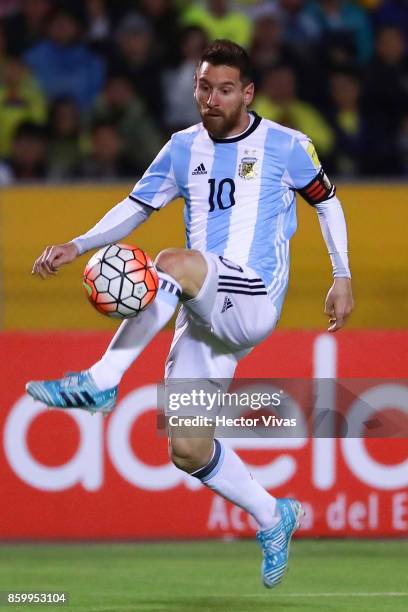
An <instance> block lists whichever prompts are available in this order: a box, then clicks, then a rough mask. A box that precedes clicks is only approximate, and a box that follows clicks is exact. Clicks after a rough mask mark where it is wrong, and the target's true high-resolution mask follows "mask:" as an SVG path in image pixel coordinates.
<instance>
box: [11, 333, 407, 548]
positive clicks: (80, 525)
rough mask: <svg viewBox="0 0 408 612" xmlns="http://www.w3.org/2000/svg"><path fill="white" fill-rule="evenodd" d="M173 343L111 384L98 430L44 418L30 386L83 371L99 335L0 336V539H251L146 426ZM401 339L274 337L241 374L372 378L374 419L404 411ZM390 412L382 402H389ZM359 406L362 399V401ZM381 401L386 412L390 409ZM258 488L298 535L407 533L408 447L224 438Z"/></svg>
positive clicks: (62, 414)
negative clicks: (299, 509) (300, 508)
mask: <svg viewBox="0 0 408 612" xmlns="http://www.w3.org/2000/svg"><path fill="white" fill-rule="evenodd" d="M170 340H171V335H170V334H169V333H167V332H163V333H162V334H160V335H159V336H158V337H156V339H155V340H154V342H153V343H152V344H151V345H150V346H149V347H148V348H147V349H146V351H145V352H144V353H143V355H142V356H141V357H140V358H139V360H138V361H137V363H136V364H135V366H134V367H133V368H132V369H131V370H130V371H129V372H128V373H127V374H126V377H125V379H124V380H123V383H122V385H121V389H120V397H119V403H118V405H117V407H116V409H115V411H114V412H113V413H112V414H111V415H110V416H109V417H108V418H106V419H104V418H103V417H102V416H101V415H95V416H91V415H90V414H88V413H86V412H84V411H81V410H73V411H61V410H51V411H50V410H48V409H47V408H46V407H44V406H43V405H42V404H40V403H36V402H34V401H33V400H32V399H31V398H30V397H28V396H27V395H26V394H25V393H24V384H25V382H26V381H27V380H29V379H42V378H50V377H57V376H60V375H61V373H62V372H65V371H67V370H79V369H82V368H86V367H88V366H89V365H90V364H91V363H92V362H93V361H95V359H96V358H97V357H98V356H99V355H100V354H101V352H102V351H103V350H104V347H105V346H106V343H107V341H108V334H105V333H101V332H98V333H89V334H88V333H57V334H56V333H53V334H50V333H41V334H28V333H5V334H1V335H0V358H1V364H2V366H1V367H2V385H1V391H0V393H1V395H0V400H1V411H0V431H1V446H0V482H1V491H2V503H1V505H0V538H1V539H3V540H5V539H27V538H30V539H53V538H54V539H75V538H77V539H87V538H99V539H112V538H141V539H142V538H143V539H146V538H176V537H183V538H188V537H194V538H203V537H219V536H239V535H244V536H247V535H251V534H252V533H253V532H254V529H255V525H254V524H253V522H252V521H251V520H250V519H249V518H248V516H247V515H246V514H245V513H244V512H243V511H241V510H240V509H238V508H235V507H233V506H232V505H230V504H228V503H227V502H225V500H223V499H222V498H219V497H217V496H215V495H213V494H212V493H211V492H210V491H209V490H207V489H206V488H205V487H204V486H202V485H201V483H200V482H199V481H197V480H196V479H194V478H192V477H190V476H188V475H186V474H184V473H183V472H181V471H179V470H177V469H176V468H175V467H174V466H173V465H172V464H171V463H170V461H169V458H168V453H167V443H166V440H165V438H164V437H163V436H162V435H159V433H158V432H157V428H156V402H157V398H156V386H155V383H157V382H158V381H160V380H161V378H162V375H163V364H164V359H165V356H166V353H167V350H168V347H169V344H170ZM407 356H408V332H355V331H350V332H341V333H339V334H337V335H334V336H331V335H328V334H317V333H314V332H291V331H288V332H284V331H282V332H276V333H275V334H273V336H272V337H271V338H270V339H269V340H268V341H266V342H265V343H263V344H262V345H261V346H260V347H258V348H257V349H256V350H254V351H253V352H252V353H251V355H249V356H248V357H247V358H246V359H245V360H244V361H243V362H242V363H241V364H240V367H239V371H238V375H239V376H241V377H245V378H255V377H256V378H279V377H281V378H294V377H299V378H302V377H303V378H310V377H315V378H335V377H343V378H355V377H363V378H365V379H368V378H371V379H374V378H378V379H387V378H388V379H390V383H389V385H388V386H387V382H386V381H384V380H378V384H376V382H375V380H372V381H371V383H370V384H371V386H370V388H367V389H365V391H364V392H365V393H368V394H369V397H370V401H371V402H372V403H373V404H375V405H376V407H377V409H380V410H389V409H393V410H400V411H403V412H404V411H405V413H407V412H408V391H407V387H406V385H405V386H404V385H403V384H401V385H398V379H399V378H400V379H403V378H408V359H407ZM391 386H392V389H393V391H395V393H394V395H393V396H392V397H396V398H398V399H397V404H398V405H391V406H390V405H389V402H388V400H387V399H386V398H387V397H389V395H387V393H386V392H387V391H388V390H389V389H390V388H391ZM366 397H368V395H367V396H366ZM387 402H388V403H387ZM224 443H225V444H230V445H232V446H233V447H234V448H235V449H236V450H237V452H238V453H239V454H240V456H241V457H242V458H243V459H244V460H245V461H246V463H247V464H248V466H249V467H250V470H251V472H252V473H253V475H254V477H255V478H257V479H258V480H259V481H260V482H261V483H262V484H263V486H265V487H266V488H267V489H268V490H270V491H271V492H272V493H273V494H274V495H276V496H278V497H282V496H287V495H293V496H295V497H297V498H298V499H300V500H301V501H302V503H303V504H304V507H305V510H306V516H305V518H304V521H303V526H302V529H301V531H300V535H304V536H315V535H324V536H344V535H348V536H365V537H367V536H368V537H373V536H401V535H407V533H408V440H407V439H403V438H398V437H395V438H393V439H387V438H383V439H378V438H375V439H369V440H367V439H362V438H344V439H340V438H339V439H333V438H315V439H311V438H285V439H276V438H272V439H253V438H252V439H244V438H242V439H237V438H230V439H228V438H226V439H225V440H224Z"/></svg>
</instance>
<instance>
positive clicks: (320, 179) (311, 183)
mask: <svg viewBox="0 0 408 612" xmlns="http://www.w3.org/2000/svg"><path fill="white" fill-rule="evenodd" d="M287 181H288V184H289V186H290V187H291V188H292V189H295V190H296V191H297V192H298V193H299V194H300V195H301V196H302V197H303V198H304V199H305V200H306V202H307V203H308V204H310V205H311V206H315V205H316V204H319V203H320V202H324V201H325V200H328V199H330V198H332V197H333V196H334V195H335V194H336V187H335V186H334V185H333V184H332V183H331V181H330V180H329V178H328V177H327V175H326V174H325V172H324V170H323V168H322V165H321V163H320V161H319V158H318V156H317V153H316V149H315V148H314V145H313V143H312V142H311V140H309V138H307V137H306V136H304V137H303V138H295V139H294V143H293V146H292V149H291V151H290V153H289V158H288V164H287Z"/></svg>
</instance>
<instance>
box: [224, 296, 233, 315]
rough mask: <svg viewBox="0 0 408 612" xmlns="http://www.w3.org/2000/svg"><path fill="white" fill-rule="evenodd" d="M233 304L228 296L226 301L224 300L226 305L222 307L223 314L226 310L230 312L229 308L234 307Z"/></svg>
mask: <svg viewBox="0 0 408 612" xmlns="http://www.w3.org/2000/svg"><path fill="white" fill-rule="evenodd" d="M233 305H234V304H233V303H232V302H231V300H230V299H229V297H228V296H225V300H224V304H223V306H222V310H221V314H222V313H223V312H225V311H226V310H228V308H232V307H233Z"/></svg>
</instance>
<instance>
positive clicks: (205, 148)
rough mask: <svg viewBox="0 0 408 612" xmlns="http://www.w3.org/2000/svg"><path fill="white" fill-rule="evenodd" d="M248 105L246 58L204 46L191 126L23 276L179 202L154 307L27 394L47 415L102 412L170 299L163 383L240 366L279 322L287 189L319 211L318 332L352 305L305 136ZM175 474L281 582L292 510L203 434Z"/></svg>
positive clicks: (336, 222) (289, 222) (343, 243)
mask: <svg viewBox="0 0 408 612" xmlns="http://www.w3.org/2000/svg"><path fill="white" fill-rule="evenodd" d="M253 95H254V84H253V82H252V79H251V66H250V61H249V58H248V55H247V53H246V52H245V51H244V50H243V49H242V48H241V47H239V46H238V45H236V44H234V43H232V42H231V41H227V40H218V41H214V42H213V43H212V44H211V45H210V46H209V47H208V48H207V49H206V51H205V52H204V54H203V56H202V58H201V61H200V62H199V65H198V67H197V72H196V77H195V87H194V96H195V99H196V102H197V105H198V109H199V112H200V115H201V118H202V123H199V124H198V125H194V126H192V127H190V128H188V129H186V130H183V131H181V132H177V133H175V134H174V135H173V136H172V138H171V140H170V141H169V142H168V143H167V144H166V145H165V146H164V148H163V149H162V150H161V151H160V153H159V154H158V155H157V157H156V159H155V160H154V161H153V162H152V164H151V165H150V167H149V168H148V169H147V171H146V172H145V174H144V176H143V177H142V178H141V179H140V180H139V181H138V182H137V183H136V186H135V188H134V189H133V191H132V192H131V194H130V195H129V196H128V197H127V198H125V199H124V200H123V201H122V202H120V203H119V204H117V205H116V206H115V207H114V208H112V209H111V210H110V211H109V212H108V213H107V214H106V215H105V216H104V217H103V218H102V219H101V221H99V223H97V224H96V225H95V227H94V228H92V229H91V230H90V231H88V232H87V233H86V234H83V235H82V236H79V237H78V238H75V239H74V240H72V241H71V242H68V243H66V244H62V245H56V246H50V247H47V248H46V249H45V251H44V252H43V254H42V255H41V256H40V257H39V258H38V259H37V260H36V261H35V263H34V267H33V273H34V274H39V275H40V276H41V277H42V278H45V277H46V276H48V275H52V274H55V273H56V272H57V270H58V269H59V268H60V266H62V265H63V264H67V263H69V262H71V261H73V260H74V259H75V258H76V257H78V256H79V255H81V254H82V253H85V252H86V251H89V250H90V249H95V248H98V247H102V246H104V245H107V244H109V243H113V242H117V241H119V240H121V239H123V237H125V236H127V235H128V234H129V233H130V232H131V231H133V230H134V229H135V228H136V227H138V225H139V224H141V223H142V222H144V221H146V220H147V219H148V217H149V216H150V214H152V213H153V211H157V210H159V209H160V208H162V207H164V206H166V205H167V204H168V203H169V202H171V201H172V200H173V199H174V198H176V197H179V196H182V197H183V198H184V200H185V225H186V237H187V248H186V249H179V248H173V249H166V250H164V251H162V252H161V253H159V255H158V257H157V259H156V266H157V269H158V271H159V277H160V288H159V291H158V294H157V297H156V299H155V301H154V303H153V304H152V305H151V306H150V307H149V308H148V309H147V310H145V311H143V312H142V313H140V314H139V315H138V316H137V317H136V318H134V319H128V320H126V321H124V322H123V323H122V324H121V326H120V327H119V329H118V331H117V333H116V335H115V336H114V338H113V340H112V342H111V344H110V345H109V347H108V349H107V351H106V353H105V354H104V355H103V357H102V359H101V360H100V361H98V362H97V363H96V364H94V365H93V366H92V367H91V368H90V369H89V370H86V371H84V372H80V373H79V374H73V375H69V376H66V377H64V378H62V379H58V380H51V381H35V382H30V383H28V384H27V391H28V393H29V394H30V395H32V397H34V398H35V399H38V400H41V401H43V402H44V403H46V404H48V405H50V406H59V407H61V408H72V407H78V408H83V409H85V410H88V411H90V412H95V411H100V412H104V413H106V412H110V411H111V410H112V409H113V406H114V404H115V401H116V397H117V388H118V384H119V382H120V380H121V378H122V376H123V374H124V372H125V371H126V370H127V369H128V368H129V367H130V366H131V364H132V363H133V362H134V360H135V359H136V358H137V356H138V355H139V354H140V352H141V351H142V350H143V348H144V347H145V346H146V345H147V344H148V343H149V342H150V340H151V339H152V338H153V337H154V336H155V334H156V333H157V332H158V331H159V330H160V329H161V328H162V327H163V326H164V325H165V324H166V323H167V322H168V321H169V319H170V318H171V316H172V315H173V313H174V312H175V310H176V308H177V306H178V304H179V302H180V301H181V307H180V311H179V314H178V318H177V322H176V330H175V335H174V340H173V343H172V346H171V349H170V354H169V357H168V360H167V363H166V373H165V376H166V380H168V381H171V380H172V379H180V378H181V379H189V378H192V379H196V378H200V379H206V380H209V381H212V380H214V379H231V378H232V377H233V375H234V371H235V368H236V366H237V363H238V361H239V360H240V359H241V358H242V357H243V356H245V355H246V354H247V353H248V352H249V351H250V350H251V347H253V346H255V345H257V344H258V343H259V342H261V341H262V340H263V339H264V338H266V337H267V336H269V334H270V333H271V332H272V331H273V329H274V328H275V326H276V323H277V321H278V319H279V316H280V312H281V309H282V304H283V300H284V297H285V293H286V289H287V284H288V273H289V239H290V238H291V236H292V234H293V233H294V231H295V229H296V214H295V199H296V192H298V193H300V194H301V195H302V196H303V197H304V198H305V199H306V201H307V202H308V203H309V204H310V205H312V206H314V207H315V208H316V211H317V214H318V217H319V221H320V225H321V229H322V233H323V237H324V239H325V241H326V244H327V247H328V250H329V254H330V258H331V262H332V266H333V275H334V282H333V285H332V287H331V288H330V290H329V292H328V295H327V298H326V305H325V312H326V314H327V315H328V317H329V319H330V326H329V331H331V332H334V331H336V330H337V329H339V328H341V327H342V326H343V324H344V322H345V320H346V318H347V316H348V315H349V314H350V312H351V310H352V307H353V298H352V293H351V281H350V271H349V267H348V258H347V235H346V225H345V220H344V215H343V212H342V208H341V205H340V202H339V200H338V199H337V197H336V195H335V187H334V186H333V185H332V184H331V182H330V181H329V179H328V178H327V176H326V175H325V173H324V171H323V169H322V167H321V165H320V162H319V159H318V157H317V155H316V152H315V150H314V147H313V145H312V143H311V142H310V140H309V139H308V138H307V136H305V135H304V134H301V133H300V132H296V131H294V130H291V129H288V128H286V127H283V126H281V125H278V124H276V123H274V122H272V121H267V120H265V119H262V118H261V117H259V116H257V115H256V114H255V113H251V112H249V111H248V107H249V106H250V104H251V102H252V99H253ZM170 452H171V457H172V460H173V462H174V463H175V465H176V466H177V467H178V468H180V469H182V470H185V471H186V472H188V473H190V474H191V475H192V476H195V477H196V478H199V479H200V480H201V481H202V482H203V484H204V485H206V486H207V487H209V488H210V489H212V490H213V491H215V492H216V493H218V494H219V495H222V496H223V497H224V498H226V499H228V500H230V501H231V502H232V503H234V504H236V505H238V506H239V507H241V508H243V509H245V510H246V511H248V512H249V513H250V514H251V515H252V516H253V517H254V518H255V519H256V521H257V523H258V524H259V531H258V533H257V538H258V540H259V542H260V544H261V547H262V550H263V562H262V576H263V582H264V584H265V586H267V587H274V586H275V585H277V584H278V583H279V582H280V581H281V580H282V577H283V574H284V572H285V570H286V567H287V562H288V550H289V543H290V540H291V537H292V534H293V533H294V531H295V530H296V528H297V527H298V525H299V521H300V517H301V514H302V509H301V505H300V503H299V502H298V501H296V500H294V499H289V498H287V499H276V498H274V497H273V496H272V495H270V494H269V493H268V492H267V491H266V490H265V489H264V488H263V487H262V486H261V485H260V484H259V483H258V482H257V481H256V480H254V479H253V478H252V476H251V474H250V473H249V471H248V470H247V468H246V467H245V465H244V463H243V462H242V461H241V459H240V458H239V457H238V455H237V454H236V453H235V452H234V451H233V450H231V449H230V448H228V447H227V446H225V445H224V444H223V443H222V441H221V440H218V439H215V440H214V439H213V438H211V437H209V436H203V437H194V436H188V435H186V436H184V437H183V436H178V435H175V434H174V432H173V431H172V429H171V428H170Z"/></svg>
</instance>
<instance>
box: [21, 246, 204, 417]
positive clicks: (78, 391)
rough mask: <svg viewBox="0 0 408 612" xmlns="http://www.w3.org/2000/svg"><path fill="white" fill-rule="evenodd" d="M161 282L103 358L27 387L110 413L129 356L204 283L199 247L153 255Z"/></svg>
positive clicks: (40, 396)
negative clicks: (155, 256) (152, 295)
mask: <svg viewBox="0 0 408 612" xmlns="http://www.w3.org/2000/svg"><path fill="white" fill-rule="evenodd" d="M156 266H157V269H158V274H159V279H160V284H159V290H158V293H157V296H156V299H155V301H154V302H153V304H152V305H151V306H150V307H149V308H148V309H146V310H145V311H143V312H141V313H140V314H139V315H138V316H137V317H135V318H134V319H127V320H126V321H124V322H123V323H122V324H121V325H120V327H119V329H118V331H117V333H116V334H115V336H114V338H113V340H112V342H111V343H110V345H109V347H108V349H107V351H106V352H105V354H104V355H103V357H102V359H101V360H100V361H98V362H97V363H96V364H95V365H93V366H92V367H91V368H90V369H89V370H85V371H83V372H80V373H75V374H73V375H68V376H65V377H64V378H61V379H57V380H52V381H31V382H29V383H28V384H27V386H26V389H27V392H28V393H29V394H30V395H31V396H32V397H34V399H37V400H40V401H42V402H44V403H46V404H48V405H49V406H58V407H61V408H84V409H85V410H88V411H90V412H103V413H108V412H110V411H111V410H112V409H113V407H114V405H115V403H116V398H117V386H118V384H119V382H120V380H121V378H122V376H123V374H124V373H125V371H126V370H127V369H128V368H129V367H130V366H131V364H132V363H133V361H134V360H135V359H136V358H137V357H138V356H139V355H140V353H141V352H142V351H143V349H144V348H145V347H146V346H147V344H149V342H150V341H151V340H152V339H153V338H154V336H155V335H156V334H157V332H158V331H160V330H161V329H162V328H163V327H164V325H166V323H167V322H168V321H169V320H170V319H171V317H172V316H173V314H174V312H175V310H176V308H177V306H178V303H179V300H180V298H181V296H182V295H183V297H185V298H187V299H189V298H190V299H194V297H195V296H196V295H197V294H198V293H199V291H200V289H201V286H202V285H203V283H204V282H205V279H206V275H207V263H206V260H205V258H204V257H203V255H202V254H201V253H199V252H198V251H193V250H185V249H166V250H164V251H162V252H161V253H160V254H159V255H158V256H157V258H156Z"/></svg>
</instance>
